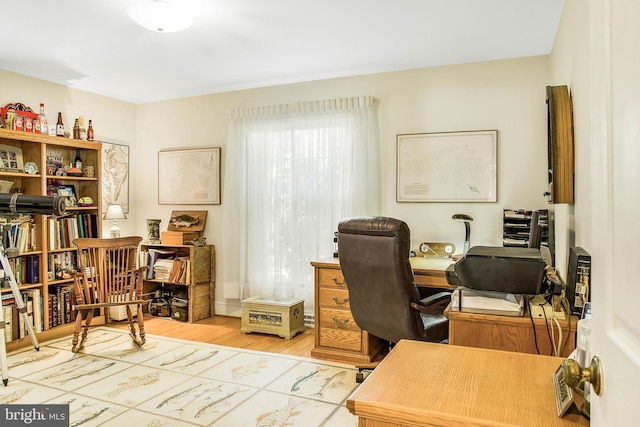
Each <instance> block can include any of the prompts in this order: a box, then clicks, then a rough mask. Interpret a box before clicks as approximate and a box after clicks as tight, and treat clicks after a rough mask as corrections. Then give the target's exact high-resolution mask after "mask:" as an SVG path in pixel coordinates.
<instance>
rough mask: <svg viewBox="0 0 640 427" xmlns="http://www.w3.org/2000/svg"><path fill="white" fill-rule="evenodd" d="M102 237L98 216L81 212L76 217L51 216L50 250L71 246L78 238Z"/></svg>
mask: <svg viewBox="0 0 640 427" xmlns="http://www.w3.org/2000/svg"><path fill="white" fill-rule="evenodd" d="M83 237H100V236H99V235H98V216H97V215H96V214H89V213H80V214H77V215H76V216H75V217H65V218H49V250H56V249H64V248H70V247H71V246H72V245H71V242H72V241H73V240H74V239H77V238H83Z"/></svg>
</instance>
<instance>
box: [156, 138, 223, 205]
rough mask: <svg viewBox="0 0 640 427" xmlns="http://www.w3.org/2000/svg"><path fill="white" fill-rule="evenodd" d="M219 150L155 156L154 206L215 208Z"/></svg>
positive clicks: (162, 153) (218, 196) (218, 174)
mask: <svg viewBox="0 0 640 427" xmlns="http://www.w3.org/2000/svg"><path fill="white" fill-rule="evenodd" d="M220 151H221V149H220V147H206V148H190V149H176V150H163V151H159V152H158V203H159V204H161V205H219V204H220Z"/></svg>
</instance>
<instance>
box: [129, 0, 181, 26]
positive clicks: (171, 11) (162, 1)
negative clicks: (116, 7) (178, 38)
mask: <svg viewBox="0 0 640 427" xmlns="http://www.w3.org/2000/svg"><path fill="white" fill-rule="evenodd" d="M127 14H128V15H129V17H130V18H131V19H133V20H134V21H135V22H136V23H137V24H138V25H140V26H142V27H144V28H146V29H147V30H151V31H155V32H157V33H175V32H177V31H182V30H184V29H186V28H188V27H189V26H191V24H193V17H192V16H191V15H190V14H189V13H187V11H185V10H184V9H183V8H181V7H179V6H177V5H176V3H175V0H174V1H173V2H169V1H166V0H145V1H139V2H136V3H134V4H132V5H131V6H129V9H127Z"/></svg>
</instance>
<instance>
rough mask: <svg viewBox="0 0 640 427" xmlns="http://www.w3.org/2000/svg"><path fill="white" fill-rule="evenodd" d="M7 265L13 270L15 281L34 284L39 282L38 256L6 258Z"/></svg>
mask: <svg viewBox="0 0 640 427" xmlns="http://www.w3.org/2000/svg"><path fill="white" fill-rule="evenodd" d="M8 260H9V267H10V268H11V271H12V272H13V277H14V278H15V279H16V283H17V284H18V285H21V284H23V283H27V284H34V283H39V282H40V280H41V279H40V256H39V255H27V256H23V257H16V258H8Z"/></svg>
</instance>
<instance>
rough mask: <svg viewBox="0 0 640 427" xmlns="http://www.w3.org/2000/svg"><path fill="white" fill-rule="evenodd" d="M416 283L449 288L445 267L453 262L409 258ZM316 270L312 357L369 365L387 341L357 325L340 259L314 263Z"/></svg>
mask: <svg viewBox="0 0 640 427" xmlns="http://www.w3.org/2000/svg"><path fill="white" fill-rule="evenodd" d="M410 262H411V266H412V267H413V269H414V270H413V274H414V278H415V281H416V285H417V286H420V287H428V288H439V289H441V288H448V287H449V286H448V284H447V279H446V276H445V273H444V269H445V268H447V266H448V265H449V264H451V263H452V262H453V260H452V259H442V258H418V257H413V258H410ZM311 265H313V267H314V269H315V272H314V273H315V274H314V282H315V290H314V292H315V302H314V312H315V316H316V318H315V328H314V348H313V349H312V350H311V356H313V357H317V358H320V359H330V360H337V361H340V362H344V363H353V364H357V365H367V364H369V363H371V362H373V361H374V360H376V359H377V358H380V357H381V356H383V355H384V354H385V353H386V350H387V345H386V342H385V341H383V340H380V339H379V338H378V337H375V336H373V335H370V334H368V333H367V331H363V330H362V329H360V328H359V327H358V325H356V322H355V321H354V320H353V316H352V315H351V308H350V306H349V291H348V289H347V288H348V285H347V284H346V283H345V280H344V277H343V276H342V271H341V270H340V262H339V260H338V258H328V259H324V260H321V261H314V262H312V263H311Z"/></svg>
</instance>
